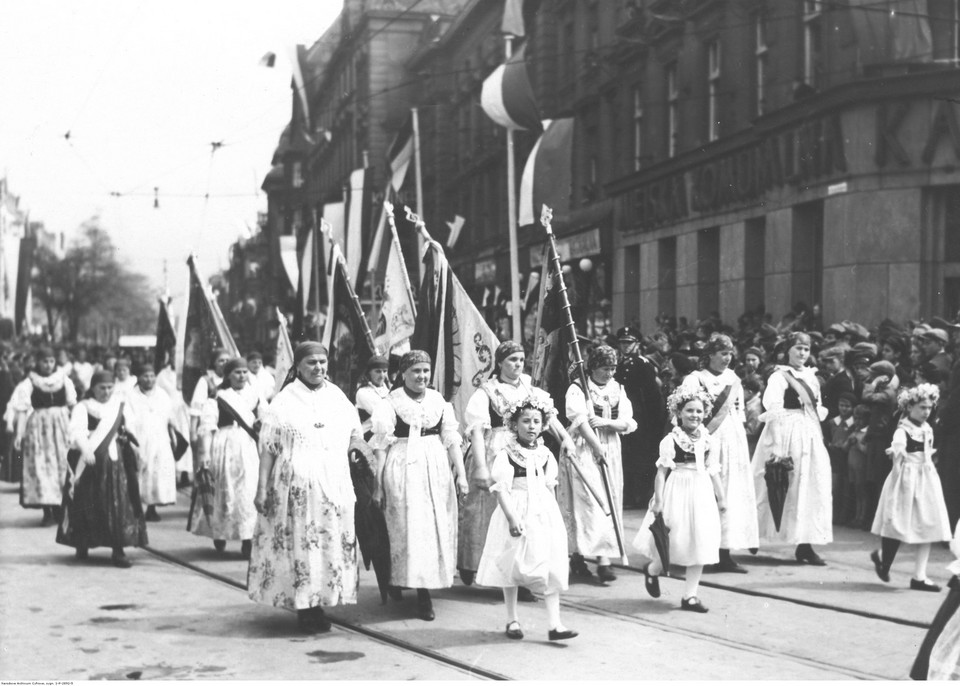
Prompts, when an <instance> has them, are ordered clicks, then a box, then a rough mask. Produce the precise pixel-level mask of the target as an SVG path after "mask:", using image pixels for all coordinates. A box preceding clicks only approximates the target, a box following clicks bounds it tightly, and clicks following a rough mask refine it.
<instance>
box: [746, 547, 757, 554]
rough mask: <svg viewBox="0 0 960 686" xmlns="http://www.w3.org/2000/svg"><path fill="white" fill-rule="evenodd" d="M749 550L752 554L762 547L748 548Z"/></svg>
mask: <svg viewBox="0 0 960 686" xmlns="http://www.w3.org/2000/svg"><path fill="white" fill-rule="evenodd" d="M748 550H749V551H750V554H751V555H756V554H757V553H759V552H760V548H748Z"/></svg>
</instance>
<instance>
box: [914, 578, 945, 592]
mask: <svg viewBox="0 0 960 686" xmlns="http://www.w3.org/2000/svg"><path fill="white" fill-rule="evenodd" d="M910 590H911V591H930V592H931V593H939V592H940V587H939V586H937V585H936V584H935V583H933V582H932V581H930V579H924V580H923V581H921V580H920V579H910Z"/></svg>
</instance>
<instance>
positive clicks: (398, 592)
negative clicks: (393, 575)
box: [387, 586, 403, 603]
mask: <svg viewBox="0 0 960 686" xmlns="http://www.w3.org/2000/svg"><path fill="white" fill-rule="evenodd" d="M387 595H389V596H390V597H391V598H392V599H393V600H394V602H397V603H399V602H400V601H401V600H403V589H401V588H400V587H399V586H390V587H389V588H387Z"/></svg>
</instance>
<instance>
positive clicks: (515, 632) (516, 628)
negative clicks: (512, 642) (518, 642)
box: [506, 621, 523, 639]
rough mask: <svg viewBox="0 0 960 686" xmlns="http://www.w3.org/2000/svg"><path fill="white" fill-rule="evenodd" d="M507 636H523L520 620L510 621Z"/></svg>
mask: <svg viewBox="0 0 960 686" xmlns="http://www.w3.org/2000/svg"><path fill="white" fill-rule="evenodd" d="M506 633H507V638H513V639H519V638H523V630H522V629H521V628H520V622H516V621H514V622H510V623H509V624H507V632H506Z"/></svg>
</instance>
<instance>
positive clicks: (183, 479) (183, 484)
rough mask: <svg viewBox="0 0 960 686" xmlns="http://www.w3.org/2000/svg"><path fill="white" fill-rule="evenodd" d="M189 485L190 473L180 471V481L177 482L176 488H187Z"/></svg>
mask: <svg viewBox="0 0 960 686" xmlns="http://www.w3.org/2000/svg"><path fill="white" fill-rule="evenodd" d="M189 487H190V475H189V474H187V473H186V472H181V473H180V481H179V482H178V483H177V488H189Z"/></svg>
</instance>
